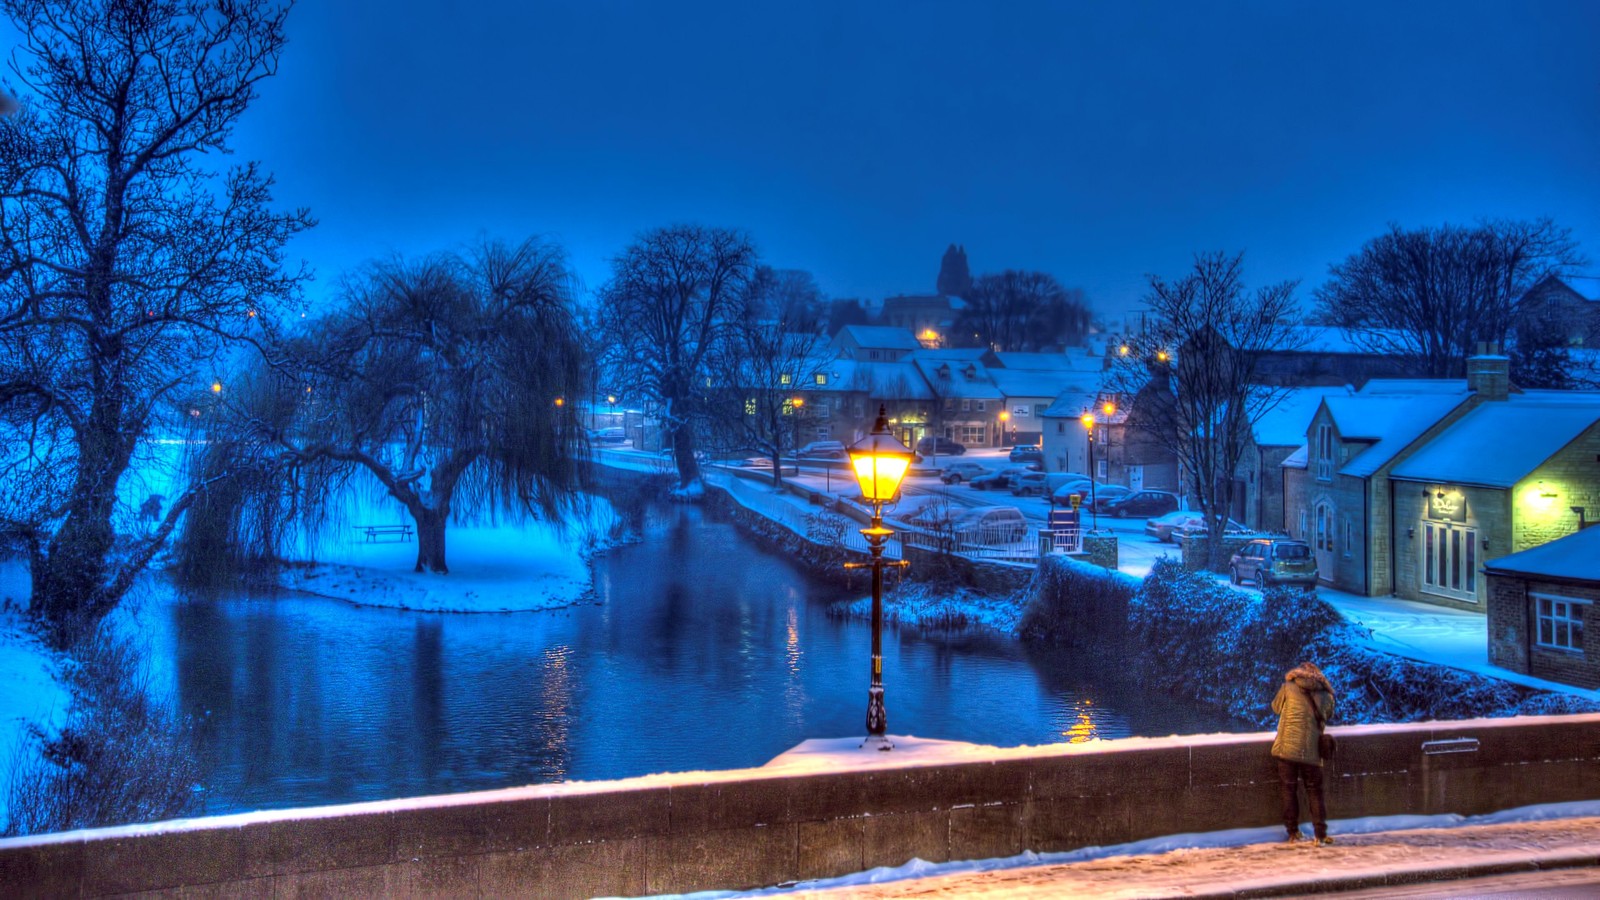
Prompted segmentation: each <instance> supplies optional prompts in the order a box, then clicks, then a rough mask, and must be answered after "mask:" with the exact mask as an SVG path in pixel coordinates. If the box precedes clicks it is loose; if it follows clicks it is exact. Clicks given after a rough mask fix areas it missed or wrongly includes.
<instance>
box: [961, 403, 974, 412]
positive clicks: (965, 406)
mask: <svg viewBox="0 0 1600 900" xmlns="http://www.w3.org/2000/svg"><path fill="white" fill-rule="evenodd" d="M961 411H962V412H972V401H971V400H963V401H961Z"/></svg>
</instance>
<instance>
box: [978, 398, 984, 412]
mask: <svg viewBox="0 0 1600 900" xmlns="http://www.w3.org/2000/svg"><path fill="white" fill-rule="evenodd" d="M978 412H983V401H982V400H979V401H978Z"/></svg>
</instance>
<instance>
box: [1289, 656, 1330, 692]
mask: <svg viewBox="0 0 1600 900" xmlns="http://www.w3.org/2000/svg"><path fill="white" fill-rule="evenodd" d="M1283 680H1284V681H1292V682H1294V683H1295V686H1296V687H1298V688H1300V690H1302V691H1306V692H1308V693H1309V692H1311V691H1327V692H1328V693H1329V694H1330V695H1331V694H1332V693H1333V685H1332V684H1330V683H1329V682H1328V676H1326V675H1324V674H1322V670H1321V669H1319V668H1317V665H1316V663H1309V662H1303V663H1301V664H1300V665H1298V666H1295V667H1294V668H1292V669H1290V670H1289V671H1288V672H1285V673H1284V675H1283Z"/></svg>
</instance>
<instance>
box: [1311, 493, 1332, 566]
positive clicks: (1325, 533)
mask: <svg viewBox="0 0 1600 900" xmlns="http://www.w3.org/2000/svg"><path fill="white" fill-rule="evenodd" d="M1312 526H1313V527H1314V528H1315V529H1316V531H1315V533H1314V534H1312V536H1311V537H1312V541H1311V546H1312V547H1314V548H1316V551H1317V577H1319V578H1321V579H1322V580H1323V581H1332V580H1333V504H1331V503H1326V502H1324V503H1318V504H1317V511H1316V517H1315V521H1314V522H1313V523H1312Z"/></svg>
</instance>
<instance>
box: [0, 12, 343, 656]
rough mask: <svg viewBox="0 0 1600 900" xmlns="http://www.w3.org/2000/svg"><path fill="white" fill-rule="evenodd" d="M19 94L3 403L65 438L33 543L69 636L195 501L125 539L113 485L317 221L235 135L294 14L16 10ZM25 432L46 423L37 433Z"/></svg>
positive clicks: (2, 260) (254, 312) (1, 197)
mask: <svg viewBox="0 0 1600 900" xmlns="http://www.w3.org/2000/svg"><path fill="white" fill-rule="evenodd" d="M3 8H4V9H5V12H6V14H7V15H8V16H9V17H10V19H11V21H12V23H13V24H14V26H15V27H16V29H17V31H18V32H19V33H20V34H21V35H22V36H23V45H22V47H21V51H22V55H21V61H20V62H14V63H13V65H12V74H13V75H14V76H15V78H16V83H17V84H18V85H20V87H21V90H20V91H19V92H18V93H19V94H20V96H21V99H22V104H21V109H20V111H18V112H17V113H15V114H13V115H9V116H4V117H0V407H3V411H0V414H4V415H6V416H9V417H11V418H12V421H13V422H15V421H16V420H17V419H19V418H20V419H22V420H26V421H28V422H29V423H42V425H43V427H44V429H45V430H49V431H53V432H55V433H57V434H59V435H61V436H62V437H63V439H64V440H65V441H66V442H67V443H68V444H69V445H70V446H69V448H68V449H66V450H65V451H61V450H58V451H56V452H55V456H56V457H57V458H58V459H60V460H61V462H62V465H64V466H70V470H71V473H72V474H71V484H70V486H69V487H68V489H67V492H66V493H65V495H64V496H62V497H60V498H59V499H58V502H56V503H55V504H54V506H53V508H51V509H50V510H49V511H48V515H47V516H46V517H45V518H44V520H42V521H40V522H38V523H36V525H37V529H36V532H35V534H36V539H35V540H33V541H32V543H31V546H30V547H29V551H30V565H31V569H32V575H33V603H32V607H31V608H32V610H33V611H34V613H35V614H36V615H37V616H39V617H40V618H42V619H43V620H44V621H45V623H46V624H47V626H48V628H47V630H48V632H49V634H50V635H51V637H52V640H54V641H55V642H57V643H61V644H64V643H67V642H69V641H70V640H71V639H72V638H73V636H74V635H76V634H79V633H82V632H83V631H84V630H85V628H86V627H87V626H89V625H92V624H93V623H94V622H95V621H97V620H98V619H99V618H100V617H102V616H103V615H104V614H105V613H106V612H108V611H109V610H110V609H111V608H112V607H113V606H114V605H115V604H116V602H117V600H118V599H119V598H120V597H121V596H122V595H123V593H125V592H126V591H127V589H128V588H129V587H130V586H131V585H132V582H133V579H134V578H135V577H136V576H137V575H138V574H139V572H140V571H142V570H143V568H144V567H145V566H146V565H147V564H148V562H149V560H150V559H151V558H152V556H153V555H154V554H155V553H156V551H157V550H158V549H159V548H160V547H161V545H162V544H163V543H164V541H165V539H166V537H167V535H168V534H169V533H170V532H171V530H172V528H173V527H174V526H175V525H176V524H177V520H178V518H179V517H180V516H181V515H182V514H183V511H184V510H185V509H186V508H187V504H188V502H189V501H188V498H186V497H179V498H175V499H174V501H173V502H172V503H170V505H168V507H167V511H166V515H165V517H164V518H163V520H162V521H161V522H160V524H159V526H158V527H156V528H154V529H153V530H152V531H151V532H150V533H149V534H147V535H144V536H142V537H141V538H140V539H139V540H138V541H137V542H135V543H134V544H132V545H131V546H129V547H126V548H117V546H116V530H115V528H114V526H113V519H112V517H113V512H114V509H115V506H116V490H117V486H118V484H119V482H120V481H121V479H122V477H123V475H124V473H125V472H126V471H127V470H128V467H129V464H130V459H131V457H132V455H133V453H134V450H135V447H136V445H137V443H138V442H139V440H140V439H141V438H142V437H143V436H144V435H145V434H146V433H147V431H149V430H150V429H151V428H152V427H154V425H155V423H156V421H157V419H158V418H159V415H160V412H161V410H162V409H163V408H164V400H165V398H168V397H169V396H171V395H173V394H174V393H175V392H179V391H181V390H184V389H185V388H186V387H187V386H189V385H192V384H193V382H194V380H195V378H196V377H197V373H196V371H195V369H196V366H197V364H203V363H204V361H206V360H210V359H214V358H215V356H216V354H217V353H218V352H219V350H220V349H221V348H222V347H224V346H225V345H227V344H228V343H230V342H233V341H238V340H245V339H250V338H253V337H257V336H259V335H260V334H261V330H262V328H263V323H265V322H266V321H268V320H269V318H270V317H269V316H268V312H269V311H270V309H271V306H272V304H273V302H274V301H275V300H277V299H279V298H284V297H287V296H290V295H292V294H293V292H294V290H295V288H296V287H297V285H298V283H299V281H300V280H301V279H302V278H303V277H304V273H302V272H293V273H288V274H286V273H285V272H284V271H283V269H282V254H283V247H284V244H285V242H286V241H287V240H288V239H289V237H290V236H292V235H293V234H294V233H296V232H297V231H299V230H301V229H303V228H306V227H308V226H309V225H310V224H311V220H310V217H309V216H308V215H307V213H306V212H305V211H303V210H302V211H297V212H291V213H277V212H273V211H272V210H271V209H270V203H271V186H272V181H271V179H270V178H269V177H267V176H266V175H264V174H263V173H262V172H261V171H260V170H259V169H258V168H257V167H256V165H255V164H254V163H247V164H245V165H243V166H240V167H237V168H235V169H233V170H231V171H230V172H227V173H226V174H219V173H217V172H215V171H213V170H212V169H210V168H207V167H206V165H205V162H206V160H208V159H216V158H217V157H218V156H220V155H222V154H225V153H227V152H228V146H227V143H228V138H229V136H230V134H231V132H232V130H233V125H234V123H235V122H236V121H238V119H239V117H240V116H241V115H242V114H243V113H244V111H245V109H246V108H247V107H248V106H249V105H250V103H251V101H252V100H254V99H255V97H256V89H257V86H258V85H259V84H260V82H261V81H262V80H263V79H266V78H268V77H270V76H271V75H273V74H274V73H275V72H276V71H277V66H278V58H279V55H280V54H281V53H282V50H283V45H284V17H285V15H286V13H287V10H286V8H282V7H280V6H279V5H277V4H274V3H269V2H262V0H193V2H184V3H178V2H160V0H151V2H141V3H132V2H124V0H99V2H93V0H72V2H48V0H4V2H3ZM28 427H32V425H31V424H30V425H29V426H28Z"/></svg>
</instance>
